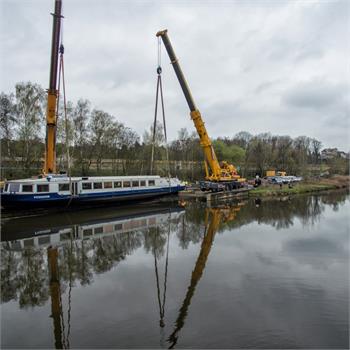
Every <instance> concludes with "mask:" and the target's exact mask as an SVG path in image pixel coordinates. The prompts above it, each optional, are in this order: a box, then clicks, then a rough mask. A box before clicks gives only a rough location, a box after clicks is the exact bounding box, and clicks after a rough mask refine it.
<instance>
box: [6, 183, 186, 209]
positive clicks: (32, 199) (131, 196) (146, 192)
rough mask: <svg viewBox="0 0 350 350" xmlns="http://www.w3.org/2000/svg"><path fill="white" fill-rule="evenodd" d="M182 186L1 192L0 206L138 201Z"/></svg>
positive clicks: (40, 206)
mask: <svg viewBox="0 0 350 350" xmlns="http://www.w3.org/2000/svg"><path fill="white" fill-rule="evenodd" d="M184 189H185V187H184V186H172V187H165V188H164V187H163V188H152V189H142V190H131V191H116V192H102V193H89V194H79V195H76V196H74V195H60V194H58V193H46V194H44V195H38V194H36V193H35V194H18V193H16V194H12V193H1V206H2V207H4V208H5V209H17V208H18V209H19V208H25V209H31V208H47V207H64V206H68V205H69V206H70V205H72V206H77V205H93V204H103V203H116V204H118V203H123V202H127V201H140V200H146V199H150V198H156V197H161V196H165V195H171V194H176V193H178V192H179V191H182V190H184Z"/></svg>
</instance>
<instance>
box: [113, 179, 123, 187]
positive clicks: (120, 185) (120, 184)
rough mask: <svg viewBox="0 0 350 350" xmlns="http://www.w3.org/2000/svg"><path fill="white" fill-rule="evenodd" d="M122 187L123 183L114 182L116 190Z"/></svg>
mask: <svg viewBox="0 0 350 350" xmlns="http://www.w3.org/2000/svg"><path fill="white" fill-rule="evenodd" d="M120 187H122V182H121V181H115V182H114V188H120Z"/></svg>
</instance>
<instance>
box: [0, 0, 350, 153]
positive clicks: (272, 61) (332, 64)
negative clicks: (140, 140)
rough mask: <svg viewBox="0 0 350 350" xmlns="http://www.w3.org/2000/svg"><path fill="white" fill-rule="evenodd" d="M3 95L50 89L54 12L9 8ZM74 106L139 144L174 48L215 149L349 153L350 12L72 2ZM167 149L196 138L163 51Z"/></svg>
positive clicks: (9, 4)
mask: <svg viewBox="0 0 350 350" xmlns="http://www.w3.org/2000/svg"><path fill="white" fill-rule="evenodd" d="M0 4H1V5H0V6H1V38H0V42H1V44H0V49H1V52H0V57H1V73H2V74H1V91H4V92H11V91H14V85H15V84H16V83H17V82H19V81H31V82H35V83H38V84H40V85H41V86H43V87H44V88H47V87H48V80H49V61H50V42H51V30H52V16H51V15H50V12H53V8H54V1H53V0H1V1H0ZM63 12H64V13H63V14H64V16H65V19H64V25H63V39H64V40H63V41H64V45H65V71H66V84H67V97H68V99H69V100H71V101H73V102H76V101H77V100H78V99H79V98H87V99H89V100H90V101H91V105H92V107H93V108H98V109H102V110H104V111H106V112H109V113H110V114H112V115H114V116H115V117H116V119H117V120H118V121H120V122H123V123H124V124H125V125H126V126H129V127H131V128H133V129H134V130H136V131H137V132H138V133H139V134H140V135H142V133H143V131H144V129H146V128H148V126H149V125H150V124H151V123H152V121H153V117H154V104H155V88H156V66H157V39H156V37H155V34H156V32H157V31H158V30H160V29H165V28H167V29H168V30H169V38H170V40H171V41H172V44H173V47H174V50H175V52H176V54H177V56H178V58H179V60H180V64H181V66H182V69H183V71H184V74H185V76H186V79H187V81H188V84H189V86H190V88H191V90H192V94H193V97H194V99H195V102H196V104H197V106H198V108H199V110H200V111H201V113H202V116H203V118H204V121H205V122H206V126H207V129H208V133H209V135H210V136H211V137H213V138H214V137H217V136H229V137H232V136H233V135H234V134H236V133H237V132H239V131H242V130H245V131H248V132H250V133H252V134H258V133H262V132H271V133H272V134H278V135H291V136H292V137H296V136H299V135H306V136H310V137H315V138H317V139H319V140H321V141H322V142H323V146H324V147H338V148H340V149H342V150H345V151H349V148H350V146H349V139H350V137H349V104H350V93H349V86H350V68H349V62H350V41H349V38H350V1H347V0H339V1H335V0H334V1H333V0H329V1H327V0H320V1H307V0H304V1H278V0H275V1H263V0H256V1H249V0H248V1H132V0H129V1H118V0H63ZM162 66H163V74H162V75H163V85H164V95H165V108H166V114H167V127H168V132H169V135H170V138H171V139H172V138H174V137H176V135H177V131H178V130H179V129H180V128H182V127H186V128H187V129H188V130H189V131H193V130H194V126H193V125H192V121H191V120H190V117H189V110H188V107H187V104H186V101H185V98H184V96H183V94H182V91H181V89H180V86H179V84H178V82H177V80H176V77H175V73H174V72H173V70H172V67H171V65H170V64H169V58H168V57H167V55H166V52H165V49H164V48H163V51H162Z"/></svg>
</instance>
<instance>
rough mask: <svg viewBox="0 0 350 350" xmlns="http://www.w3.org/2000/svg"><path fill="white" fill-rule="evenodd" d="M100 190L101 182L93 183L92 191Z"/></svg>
mask: <svg viewBox="0 0 350 350" xmlns="http://www.w3.org/2000/svg"><path fill="white" fill-rule="evenodd" d="M100 188H102V182H94V190H99V189H100Z"/></svg>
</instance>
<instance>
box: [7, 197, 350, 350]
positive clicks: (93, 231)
mask: <svg viewBox="0 0 350 350" xmlns="http://www.w3.org/2000/svg"><path fill="white" fill-rule="evenodd" d="M347 198H348V197H347V195H346V194H345V193H344V194H343V193H338V194H334V195H327V196H305V197H293V198H285V199H283V200H281V201H274V202H270V201H265V200H262V201H261V202H259V203H258V205H257V203H256V201H255V200H253V199H250V200H245V201H242V202H232V203H225V204H221V205H215V206H214V207H207V206H206V205H205V204H203V203H194V202H189V203H187V204H186V207H185V208H182V207H179V206H177V205H171V206H160V207H159V206H157V207H147V208H144V207H143V208H137V209H133V210H131V209H130V210H127V209H126V210H125V211H124V212H123V211H119V212H118V213H117V215H116V211H113V210H110V211H108V210H106V211H104V212H103V213H101V212H89V213H85V212H84V213H77V214H72V215H70V216H67V215H66V216H65V217H64V218H63V217H60V218H58V217H57V216H53V217H51V218H50V217H49V218H47V217H46V219H43V220H44V222H43V221H42V220H40V218H38V217H36V218H34V219H30V218H26V219H23V220H22V222H18V219H15V220H11V219H9V220H7V221H5V222H3V224H2V229H3V233H4V235H2V239H3V241H2V243H1V281H2V286H1V288H2V290H1V292H2V293H1V302H2V303H8V302H11V301H12V302H13V301H16V302H17V305H18V306H19V308H20V309H23V310H26V309H28V308H30V307H32V308H33V307H42V306H44V305H46V304H47V303H49V305H50V306H51V309H50V312H51V314H50V317H51V318H52V339H53V343H54V346H55V348H70V346H71V345H70V343H71V340H70V337H71V317H72V315H71V314H72V313H73V314H74V308H73V307H72V304H73V305H74V303H75V302H76V301H75V300H74V298H72V290H73V289H74V288H79V286H89V285H92V284H94V282H95V281H96V278H97V276H99V275H105V274H106V273H107V272H108V271H111V270H113V269H115V268H118V266H119V264H120V263H121V262H127V261H128V257H131V256H133V255H135V254H137V252H138V251H139V250H140V249H143V250H144V252H145V253H146V254H148V255H151V256H152V269H153V271H154V281H155V285H154V284H153V288H154V297H155V300H156V306H157V313H158V317H159V322H158V327H159V330H160V345H161V347H169V348H173V347H176V346H177V344H178V343H179V339H180V338H181V337H182V335H181V333H183V332H182V330H184V329H185V328H187V327H191V325H186V326H185V324H186V320H187V318H188V315H189V312H190V306H191V302H192V299H193V297H194V295H195V294H196V290H197V289H198V285H199V281H200V280H201V279H202V277H203V275H204V271H205V269H206V264H207V261H208V257H209V255H210V253H211V250H212V247H213V246H214V239H215V236H216V235H217V234H220V233H224V232H228V231H233V230H237V229H239V228H242V227H244V226H247V225H249V224H252V223H254V224H258V225H261V224H264V225H268V226H270V227H271V228H273V230H282V229H290V228H291V227H293V225H295V223H296V220H298V221H299V222H300V223H301V224H302V225H303V226H305V227H306V226H307V227H312V226H313V225H315V224H316V223H317V222H319V221H320V220H321V219H322V213H324V211H325V210H326V208H327V207H328V208H329V207H331V208H332V210H333V211H334V212H337V211H338V210H339V208H341V206H342V205H344V204H345V202H346V200H347ZM56 219H57V220H56ZM16 221H17V224H16ZM26 222H27V225H25V223H26ZM16 227H17V231H16ZM14 234H16V236H15V237H16V239H15V240H12V239H9V238H11V237H13V235H14ZM175 245H176V246H175ZM193 247H197V248H196V252H197V253H195V255H196V259H195V260H194V265H193V266H192V267H190V271H191V270H192V273H191V274H190V276H191V277H190V280H189V281H188V282H187V286H186V288H187V289H186V288H185V289H183V292H182V295H183V296H182V298H183V299H181V298H180V299H177V301H176V303H174V300H172V298H170V302H171V305H172V307H171V308H170V310H171V312H170V314H169V315H167V311H166V310H167V308H166V303H167V300H168V299H169V298H168V292H169V291H170V293H172V290H171V289H170V290H169V286H168V281H169V276H168V275H169V268H171V262H173V263H174V259H175V258H174V257H173V258H170V259H169V254H171V252H177V251H178V249H181V250H188V249H193ZM282 249H283V251H284V252H285V253H286V254H291V255H293V256H297V257H298V259H300V260H301V261H302V260H303V259H306V261H307V263H308V262H309V260H310V254H312V252H313V251H314V252H317V254H319V253H320V252H324V253H325V254H326V253H327V254H337V255H339V256H343V257H344V258H347V254H348V252H347V251H346V250H345V249H343V250H341V249H340V250H339V246H337V245H336V244H335V243H334V242H333V241H331V240H327V239H324V238H321V239H319V238H316V239H315V238H312V237H305V238H296V239H293V240H286V241H285V242H284V243H283V245H282ZM259 254H260V255H259V256H257V258H258V260H259V261H260V262H261V264H262V265H274V264H276V261H275V260H276V259H274V258H273V257H271V258H269V257H266V255H264V254H263V253H260V252H259ZM315 261H316V260H314V259H313V260H312V263H317V264H321V263H322V262H315ZM183 274H185V272H184V273H183ZM187 274H188V272H186V276H188V275H187ZM186 276H184V278H185V279H187V278H188V277H186ZM249 281H250V279H249V278H248V279H247V283H248V282H249ZM96 283H97V282H96ZM63 296H64V299H65V300H66V303H64V302H63ZM92 302H93V301H92ZM106 302H107V301H106ZM64 304H65V305H64ZM175 310H176V311H175ZM82 322H83V320H82ZM28 327H29V325H28ZM92 331H93V330H92V329H87V332H92ZM274 336H276V335H273V334H271V337H272V338H273V337H274ZM272 338H271V339H272ZM144 341H146V340H144ZM75 342H77V340H76V341H75ZM256 344H259V343H258V342H257V343H256ZM7 345H11V344H7ZM27 345H28V344H27ZM144 345H147V346H152V347H154V346H156V344H154V343H152V342H151V343H149V344H148V343H145V344H144ZM216 345H217V346H216V347H220V346H221V344H216ZM226 345H227V344H226ZM47 346H50V344H46V347H47ZM75 346H79V342H78V343H77V344H75ZM94 347H95V346H94ZM114 347H115V346H114ZM204 347H205V346H204ZM214 347H215V346H214Z"/></svg>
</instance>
